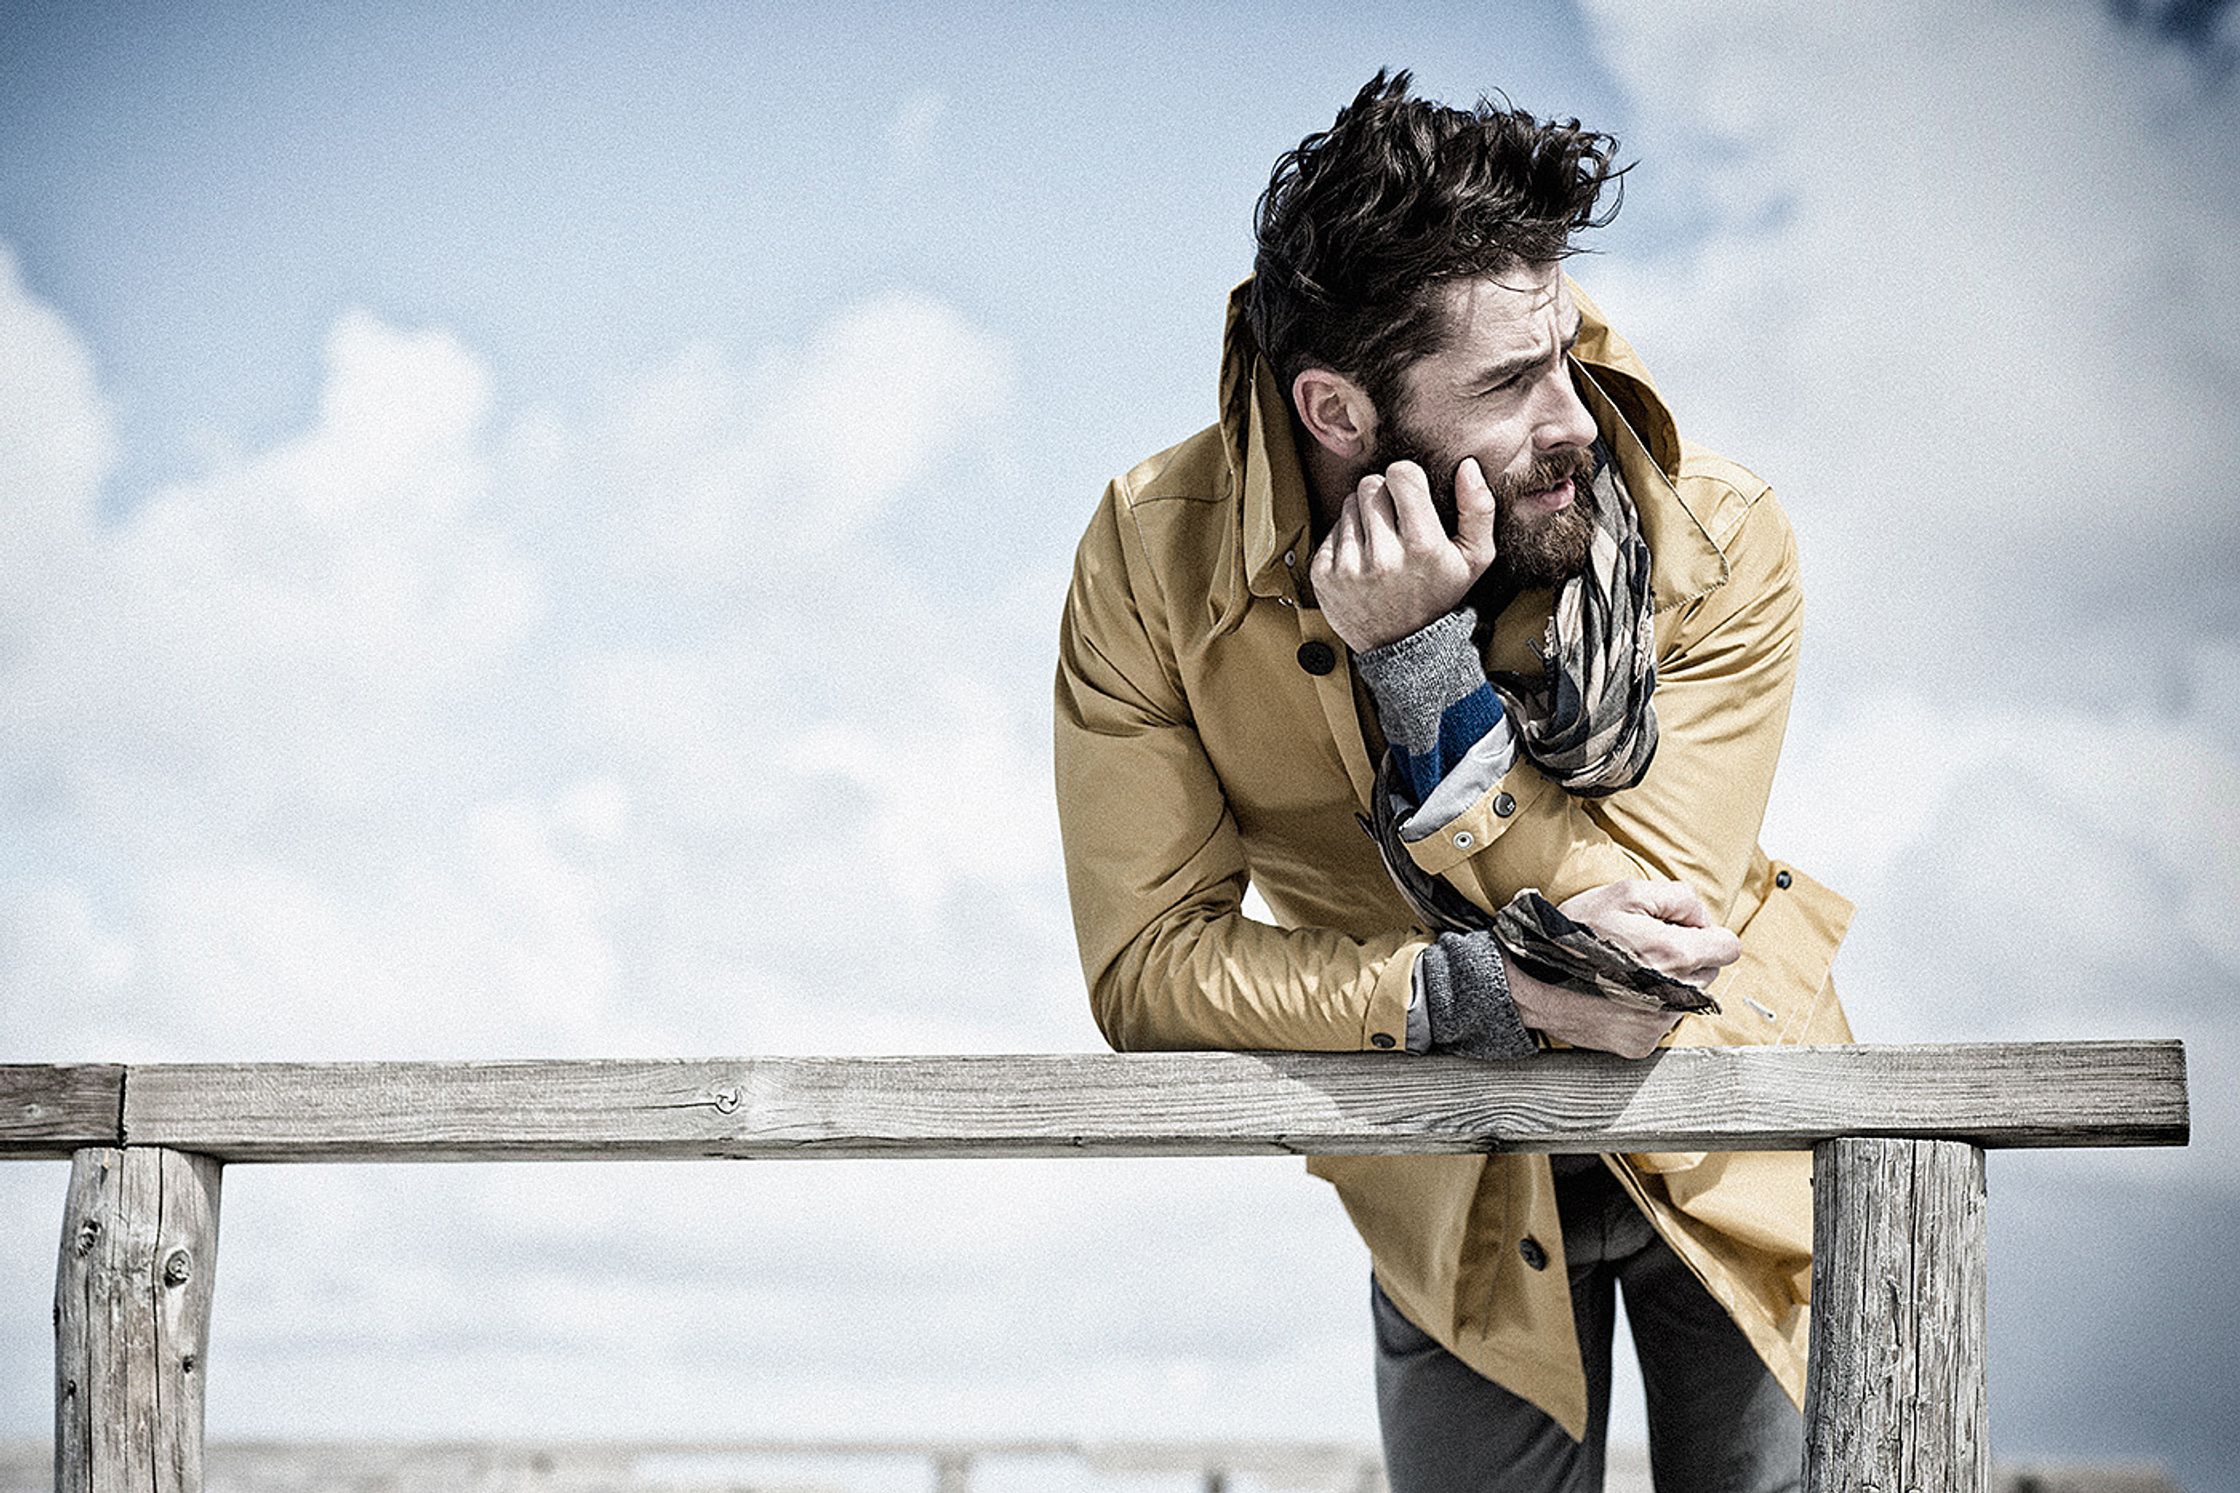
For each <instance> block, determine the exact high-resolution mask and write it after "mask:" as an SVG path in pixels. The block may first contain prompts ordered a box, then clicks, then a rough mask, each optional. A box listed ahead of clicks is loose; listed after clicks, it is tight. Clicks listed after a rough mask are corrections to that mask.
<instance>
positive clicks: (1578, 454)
mask: <svg viewBox="0 0 2240 1493" xmlns="http://www.w3.org/2000/svg"><path fill="white" fill-rule="evenodd" d="M1594 473H1595V458H1594V448H1593V447H1592V446H1565V447H1562V448H1560V449H1558V450H1555V451H1550V452H1548V453H1547V454H1545V455H1543V456H1539V457H1536V458H1534V460H1533V463H1532V465H1531V466H1529V467H1526V468H1525V469H1524V470H1523V471H1521V472H1519V473H1517V474H1516V475H1515V476H1513V477H1503V478H1502V479H1501V480H1500V481H1498V482H1496V483H1493V484H1491V486H1492V489H1493V496H1494V501H1495V502H1497V503H1507V502H1510V501H1511V500H1513V499H1516V498H1521V497H1523V496H1524V495H1525V494H1527V493H1535V492H1546V491H1547V490H1548V489H1549V488H1551V487H1555V486H1557V485H1559V484H1560V483H1562V482H1563V481H1564V480H1565V479H1566V478H1569V479H1570V480H1572V481H1574V482H1576V483H1578V484H1579V486H1580V488H1581V489H1584V488H1585V487H1586V486H1587V484H1588V483H1589V482H1590V481H1591V480H1592V479H1593V477H1594Z"/></svg>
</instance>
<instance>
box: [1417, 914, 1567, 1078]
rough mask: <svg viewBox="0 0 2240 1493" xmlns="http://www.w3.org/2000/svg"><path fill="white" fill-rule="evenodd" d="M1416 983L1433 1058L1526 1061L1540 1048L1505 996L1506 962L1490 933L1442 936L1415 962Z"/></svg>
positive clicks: (1512, 1003) (1477, 931)
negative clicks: (1438, 1055)
mask: <svg viewBox="0 0 2240 1493" xmlns="http://www.w3.org/2000/svg"><path fill="white" fill-rule="evenodd" d="M1415 976H1416V980H1417V982H1418V984H1419V987H1420V989H1421V991H1422V995H1423V1001H1422V1004H1423V1008H1424V1015H1425V1017H1426V1020H1427V1036H1428V1041H1427V1043H1426V1046H1428V1047H1429V1049H1430V1050H1431V1051H1433V1052H1452V1053H1458V1054H1460V1055H1461V1056H1463V1057H1470V1058H1482V1059H1499V1058H1522V1057H1530V1056H1531V1055H1532V1054H1533V1053H1535V1052H1538V1051H1539V1050H1540V1045H1539V1043H1538V1042H1537V1041H1536V1040H1535V1039H1534V1038H1533V1035H1532V1033H1531V1032H1529V1031H1527V1030H1526V1029H1525V1024H1524V1016H1523V1013H1521V1012H1520V1011H1518V1009H1517V1003H1516V1002H1515V1001H1514V1000H1513V999H1511V997H1510V994H1509V969H1508V963H1507V956H1506V955H1504V954H1503V953H1502V951H1501V946H1500V945H1499V944H1497V943H1495V942H1494V938H1493V935H1492V933H1490V932H1488V931H1487V930H1485V929H1478V930H1476V931H1474V932H1470V933H1442V934H1440V935H1439V936H1438V938H1436V939H1435V940H1433V941H1432V943H1431V944H1430V946H1429V947H1427V948H1425V949H1424V951H1423V952H1422V953H1421V954H1419V955H1417V956H1416V970H1415Z"/></svg>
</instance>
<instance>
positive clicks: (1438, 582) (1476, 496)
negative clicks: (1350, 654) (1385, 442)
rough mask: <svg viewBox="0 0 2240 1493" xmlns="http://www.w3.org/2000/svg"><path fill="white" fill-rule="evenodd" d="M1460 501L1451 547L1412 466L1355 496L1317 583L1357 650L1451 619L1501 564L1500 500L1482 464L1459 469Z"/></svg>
mask: <svg viewBox="0 0 2240 1493" xmlns="http://www.w3.org/2000/svg"><path fill="white" fill-rule="evenodd" d="M1454 499H1455V533H1454V537H1453V538H1451V539H1450V538H1449V537H1448V536H1447V531H1446V527H1445V526H1444V525H1443V524H1441V523H1440V522H1439V512H1438V510H1437V509H1436V508H1434V507H1433V506H1432V504H1431V486H1430V483H1429V481H1428V479H1426V478H1425V476H1424V472H1423V468H1422V467H1419V466H1417V465H1416V464H1415V463H1414V462H1412V461H1396V462H1394V463H1393V464H1392V466H1391V467H1390V468H1389V469H1388V470H1387V471H1386V472H1385V473H1384V475H1383V476H1378V475H1377V474H1375V473H1373V472H1372V473H1370V474H1369V475H1368V476H1366V477H1363V478H1362V479H1361V481H1360V483H1359V484H1358V485H1357V486H1356V487H1355V488H1354V490H1353V491H1352V492H1351V493H1349V494H1348V495H1347V497H1346V500H1345V504H1344V506H1343V507H1342V508H1340V509H1339V511H1338V519H1337V522H1336V523H1334V524H1333V525H1331V528H1330V532H1329V534H1328V535H1327V536H1325V537H1324V539H1323V541H1322V545H1321V547H1320V548H1318V549H1317V550H1316V551H1315V552H1314V561H1313V564H1312V565H1311V566H1309V568H1308V575H1309V576H1310V577H1311V579H1312V580H1313V583H1314V595H1315V601H1316V602H1317V603H1318V604H1319V605H1320V606H1321V608H1322V615H1323V616H1324V617H1326V618H1328V619H1329V622H1330V630H1331V631H1332V632H1334V633H1336V634H1337V635H1338V636H1339V638H1340V639H1342V640H1343V641H1344V643H1345V645H1346V646H1347V647H1348V648H1351V649H1352V650H1353V651H1354V652H1356V653H1366V652H1368V651H1369V650H1370V649H1371V648H1382V647H1383V646H1384V645H1385V644H1387V643H1396V642H1398V641H1399V640H1400V639H1402V638H1404V637H1406V636H1407V635H1408V634H1409V633H1412V632H1415V631H1416V630H1417V629H1419V628H1421V627H1423V626H1425V625H1426V624H1427V623H1431V622H1435V621H1437V620H1438V619H1439V618H1441V617H1444V616H1445V615H1446V614H1447V613H1449V612H1451V611H1453V610H1454V609H1455V608H1456V607H1458V606H1460V605H1461V604H1462V598H1463V597H1464V596H1465V595H1467V594H1468V593H1469V590H1470V587H1471V586H1472V585H1473V584H1475V583H1476V581H1477V579H1478V577H1479V576H1481V575H1484V574H1485V572H1486V567H1487V566H1489V565H1491V564H1492V563H1493V561H1494V556H1495V554H1496V553H1497V551H1496V549H1495V547H1494V539H1493V519H1494V502H1493V493H1492V492H1491V490H1489V489H1488V488H1487V486H1486V479H1485V474H1484V473H1483V472H1481V471H1480V470H1479V469H1478V459H1477V458H1476V457H1474V456H1472V457H1466V458H1464V460H1463V462H1462V465H1461V466H1459V467H1457V468H1456V469H1455V474H1454Z"/></svg>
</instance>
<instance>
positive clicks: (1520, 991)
mask: <svg viewBox="0 0 2240 1493" xmlns="http://www.w3.org/2000/svg"><path fill="white" fill-rule="evenodd" d="M1558 910H1559V911H1560V912H1562V913H1563V915H1564V916H1565V917H1568V918H1570V919H1571V920H1572V921H1573V922H1576V923H1584V924H1585V925H1586V926H1587V927H1589V928H1591V929H1593V930H1594V931H1595V933H1597V934H1598V935H1600V936H1601V937H1603V938H1606V939H1608V940H1609V941H1610V942H1612V943H1614V944H1616V945H1618V946H1619V947H1620V948H1622V949H1624V950H1625V951H1626V952H1627V953H1629V954H1631V955H1632V956H1633V957H1634V959H1635V960H1636V961H1638V962H1639V963H1642V964H1645V965H1647V966H1648V967H1649V968H1651V969H1654V970H1657V971H1659V972H1660V973H1663V974H1667V975H1671V976H1672V977H1673V978H1674V979H1677V980H1685V981H1687V982H1688V983H1689V984H1691V985H1708V984H1709V983H1711V979H1712V977H1713V976H1714V975H1716V974H1718V972H1719V971H1720V970H1722V969H1724V968H1725V967H1726V966H1728V965H1730V964H1732V963H1734V962H1735V960H1737V959H1739V958H1740V957H1742V940H1741V939H1739V938H1736V937H1735V936H1734V934H1733V933H1732V932H1730V931H1728V930H1727V929H1725V928H1722V927H1720V926H1719V925H1718V924H1717V923H1715V922H1713V921H1712V918H1711V910H1710V909H1709V908H1708V907H1705V906H1704V905H1703V898H1701V897H1699V896H1697V895H1696V891H1695V888H1693V887H1691V886H1689V885H1687V884H1686V883H1684V882H1678V881H1614V882H1611V883H1610V884H1609V885H1608V886H1598V887H1596V888H1594V889H1593V890H1592V891H1586V892H1581V893H1580V894H1579V895H1578V896H1576V897H1572V898H1570V899H1569V900H1567V901H1565V902H1564V903H1562V904H1561V906H1560V907H1559V908H1558ZM1508 974H1509V996H1510V999H1512V1000H1514V1001H1515V1002H1516V1003H1517V1010H1518V1012H1519V1014H1521V1015H1522V1016H1523V1017H1524V1024H1525V1025H1526V1026H1528V1027H1532V1028H1534V1029H1535V1030H1538V1031H1542V1032H1545V1033H1547V1034H1548V1035H1549V1036H1551V1037H1555V1038H1557V1039H1559V1040H1561V1041H1564V1042H1568V1043H1570V1044H1571V1045H1572V1046H1573V1047H1592V1048H1595V1049H1596V1050H1598V1051H1601V1052H1614V1053H1616V1054H1617V1055H1618V1056H1619V1057H1624V1058H1645V1057H1647V1056H1648V1055H1649V1054H1650V1053H1652V1052H1654V1051H1656V1048H1657V1043H1658V1041H1659V1040H1660V1039H1661V1038H1663V1036H1664V1034H1665V1033H1666V1032H1669V1031H1671V1030H1672V1028H1673V1027H1674V1026H1675V1025H1676V1024H1678V1022H1679V1020H1680V1014H1679V1013H1678V1012H1676V1011H1642V1010H1637V1009H1636V1008H1634V1007H1632V1006H1623V1005H1620V1004H1619V1003H1618V1002H1616V1001H1613V1000H1608V999H1605V998H1604V997H1602V996H1599V995H1582V994H1580V993H1579V992H1577V991H1575V990H1567V989H1565V988H1564V987H1562V986H1560V985H1550V984H1548V983H1547V982H1545V981H1543V980H1537V979H1534V978H1533V977H1532V976H1531V975H1528V974H1526V973H1525V972H1524V971H1523V970H1520V969H1518V968H1517V967H1516V965H1515V964H1514V963H1511V964H1510V965H1509V969H1508Z"/></svg>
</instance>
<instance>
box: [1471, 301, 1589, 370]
mask: <svg viewBox="0 0 2240 1493" xmlns="http://www.w3.org/2000/svg"><path fill="white" fill-rule="evenodd" d="M1586 324H1587V319H1586V317H1585V316H1583V315H1581V314H1579V313H1577V312H1574V313H1573V314H1572V318H1571V330H1570V331H1569V332H1568V333H1566V334H1565V335H1564V339H1563V344H1562V346H1560V347H1558V348H1557V349H1556V351H1557V352H1559V353H1567V352H1569V351H1571V349H1572V348H1574V347H1576V346H1577V345H1578V342H1579V333H1580V332H1581V331H1582V330H1583V329H1584V328H1585V327H1586ZM1547 360H1548V355H1547V354H1546V353H1544V352H1541V351H1539V350H1537V349H1535V350H1533V351H1531V352H1525V353H1518V354H1517V355H1516V356H1515V357H1513V358H1503V359H1502V360H1501V361H1499V362H1498V363H1489V364H1487V365H1486V366H1485V367H1483V368H1481V369H1479V370H1478V372H1477V375H1476V376H1475V377H1473V378H1472V379H1470V381H1469V387H1471V388H1475V389H1489V388H1492V387H1493V386H1494V385H1496V384H1505V383H1507V382H1508V381H1509V380H1510V379H1513V378H1515V377H1516V376H1517V375H1518V374H1520V373H1523V372H1524V371H1526V370H1527V369H1530V368H1537V367H1539V366H1540V365H1541V364H1542V363H1545V362H1546V361H1547Z"/></svg>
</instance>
